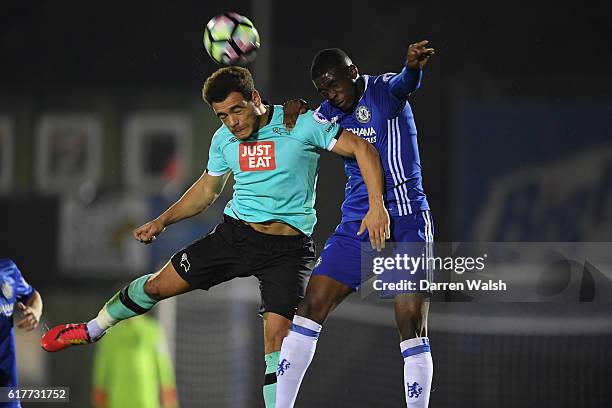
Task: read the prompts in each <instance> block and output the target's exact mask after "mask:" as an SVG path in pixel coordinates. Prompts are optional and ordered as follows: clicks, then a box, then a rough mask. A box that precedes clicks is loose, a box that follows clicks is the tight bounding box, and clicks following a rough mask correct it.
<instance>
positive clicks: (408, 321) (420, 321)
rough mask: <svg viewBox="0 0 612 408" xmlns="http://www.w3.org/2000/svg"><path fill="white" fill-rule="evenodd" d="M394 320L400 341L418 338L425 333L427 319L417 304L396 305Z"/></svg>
mask: <svg viewBox="0 0 612 408" xmlns="http://www.w3.org/2000/svg"><path fill="white" fill-rule="evenodd" d="M395 319H396V322H397V328H398V330H399V332H400V336H401V338H402V340H406V339H410V338H414V337H420V336H421V335H422V334H423V333H424V332H425V327H426V324H427V317H426V316H424V315H423V310H421V305H420V304H419V303H412V302H408V303H405V304H401V305H396V312H395Z"/></svg>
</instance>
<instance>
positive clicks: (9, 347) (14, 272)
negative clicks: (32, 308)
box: [0, 259, 34, 407]
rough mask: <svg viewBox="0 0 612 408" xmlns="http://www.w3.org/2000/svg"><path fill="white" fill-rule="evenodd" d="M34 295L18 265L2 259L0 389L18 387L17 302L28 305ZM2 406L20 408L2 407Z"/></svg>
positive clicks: (0, 275) (0, 288) (0, 264)
mask: <svg viewBox="0 0 612 408" xmlns="http://www.w3.org/2000/svg"><path fill="white" fill-rule="evenodd" d="M33 294H34V289H33V288H32V286H30V285H29V284H28V283H27V282H26V281H25V279H24V278H23V276H21V272H20V271H19V268H17V265H15V263H14V262H13V261H11V260H10V259H0V387H12V386H17V364H16V361H15V340H14V338H13V312H14V310H15V308H16V306H15V304H16V303H17V302H22V303H24V304H25V303H26V302H27V301H28V300H29V299H30V297H32V295H33ZM0 406H2V407H4V406H10V407H13V406H19V405H10V404H9V405H2V404H1V403H0Z"/></svg>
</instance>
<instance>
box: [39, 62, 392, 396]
mask: <svg viewBox="0 0 612 408" xmlns="http://www.w3.org/2000/svg"><path fill="white" fill-rule="evenodd" d="M203 96H204V99H205V100H206V102H207V103H208V104H209V105H211V107H212V109H213V110H214V112H215V114H216V115H217V117H218V118H219V119H220V120H221V121H222V122H223V125H222V126H221V127H220V128H219V129H218V130H217V131H216V132H215V134H214V135H213V138H212V142H211V147H210V152H209V157H208V165H207V169H206V171H205V172H204V174H202V176H201V177H200V178H199V179H198V180H197V181H196V182H195V183H194V184H193V185H192V186H191V187H190V188H189V190H187V192H186V193H185V194H184V195H183V196H182V197H181V198H180V199H179V200H178V201H177V202H176V203H174V204H173V205H172V206H171V207H170V208H168V209H167V210H166V211H165V212H164V213H163V214H161V215H160V216H159V217H158V218H156V219H155V220H153V221H151V222H148V223H146V224H145V225H143V226H142V227H140V228H137V229H136V230H135V231H134V238H135V239H137V240H139V241H140V242H143V243H147V244H148V243H150V242H152V241H153V240H154V239H155V237H156V236H157V235H159V234H161V233H162V232H163V231H164V229H165V228H166V227H167V226H169V225H171V224H173V223H175V222H178V221H180V220H183V219H185V218H188V217H192V216H194V215H196V214H199V213H201V212H202V211H205V210H206V209H207V208H208V207H210V205H211V204H212V203H213V202H214V201H215V200H216V199H217V197H218V196H219V194H220V193H221V191H222V190H223V188H224V186H225V183H226V181H227V179H228V177H229V175H230V174H231V173H233V175H234V180H235V184H234V195H233V198H232V200H231V201H230V202H229V203H228V204H227V205H226V207H225V211H224V221H223V222H222V223H220V224H219V225H217V226H216V227H215V228H214V229H213V231H211V232H210V233H209V234H208V235H206V236H204V237H203V238H201V239H199V240H197V241H195V242H193V243H192V244H190V245H189V246H187V247H186V248H184V249H182V250H181V251H179V252H177V253H176V254H175V255H174V256H173V257H172V258H171V260H170V262H168V263H167V264H166V265H165V266H164V267H163V268H162V269H161V270H160V271H159V272H157V273H154V274H151V275H144V276H141V277H139V278H137V279H135V280H134V281H132V282H131V283H130V284H129V285H127V286H126V287H125V288H124V289H123V290H121V291H119V292H118V293H117V294H115V296H113V297H112V298H111V299H110V300H109V301H108V302H107V303H106V305H105V306H104V307H103V308H102V309H101V310H100V312H99V313H98V315H97V317H95V318H94V319H92V320H90V321H89V322H88V323H79V324H66V325H60V326H56V327H54V328H52V329H51V330H49V331H48V332H47V333H46V334H45V335H44V336H43V337H42V339H41V346H42V347H43V348H44V349H45V350H47V351H59V350H62V349H63V348H66V347H68V346H72V345H78V344H87V343H92V342H94V341H97V340H98V339H100V338H101V337H102V336H103V335H104V333H105V332H106V330H108V329H109V328H110V327H112V326H114V325H115V324H117V323H118V322H119V321H121V320H125V319H129V318H130V317H133V316H136V315H140V314H143V313H146V312H147V311H149V310H150V309H151V308H152V307H153V306H154V305H155V304H156V303H157V302H159V301H160V300H162V299H166V298H168V297H171V296H176V295H179V294H182V293H185V292H189V291H191V290H193V289H204V290H208V289H210V288H211V287H213V286H215V285H218V284H220V283H223V282H226V281H229V280H231V279H234V278H237V277H248V276H256V277H257V278H258V279H259V282H260V292H261V308H260V310H259V312H260V314H261V315H262V316H263V319H264V349H265V361H266V377H265V383H264V384H265V385H264V398H265V401H266V406H267V407H273V406H274V404H275V401H274V400H275V395H276V367H277V364H278V354H279V350H280V346H281V342H282V339H283V338H284V337H285V336H286V335H287V334H288V332H289V328H290V326H291V319H292V318H293V315H294V313H295V309H296V307H297V304H298V302H299V301H300V299H301V298H302V296H303V293H304V287H305V282H306V278H307V276H308V275H309V274H310V272H311V268H312V264H313V261H314V258H315V250H314V244H313V241H312V239H311V237H310V235H311V234H312V231H313V228H314V224H315V222H316V214H315V210H314V202H315V183H316V178H317V170H318V160H319V155H320V151H321V150H322V149H327V150H330V151H333V152H334V153H336V154H339V155H343V156H349V157H353V158H355V159H356V162H357V163H358V165H359V168H360V169H361V173H362V174H363V178H364V180H365V184H366V185H367V190H368V193H369V211H368V212H367V214H365V213H364V217H363V221H362V223H361V230H362V231H361V232H363V231H365V230H366V229H367V230H368V231H369V236H370V239H371V243H372V246H374V247H376V248H381V247H382V246H384V241H385V237H386V236H387V235H388V227H389V216H388V213H387V211H386V209H385V207H384V205H383V199H382V194H383V180H382V168H381V165H380V159H379V157H378V154H377V152H376V150H375V149H374V148H373V147H372V146H371V145H370V144H368V143H366V142H365V141H364V140H362V139H360V138H359V137H357V136H355V135H354V134H352V133H350V132H348V131H346V130H344V129H342V128H341V127H340V126H339V125H337V124H333V123H330V122H328V121H327V120H325V118H324V117H323V116H322V115H320V114H319V113H317V112H310V113H309V114H307V115H302V116H301V117H300V119H299V120H298V121H297V124H296V126H295V128H294V129H293V130H292V131H288V130H287V129H286V128H285V127H284V126H283V109H282V106H274V105H267V104H266V103H265V102H263V101H262V100H261V97H260V95H259V93H258V92H257V90H256V89H255V86H254V84H253V79H252V77H251V74H250V73H249V71H248V70H246V69H244V68H239V67H228V68H222V69H219V70H218V71H216V72H215V73H213V74H212V75H211V76H210V77H209V78H208V79H207V80H206V83H205V84H204V89H203ZM228 360H231V356H228Z"/></svg>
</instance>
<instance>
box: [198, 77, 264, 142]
mask: <svg viewBox="0 0 612 408" xmlns="http://www.w3.org/2000/svg"><path fill="white" fill-rule="evenodd" d="M202 96H203V97H204V100H205V101H206V102H207V103H208V104H209V105H210V106H211V107H212V109H213V111H215V114H216V115H217V117H218V118H219V119H221V122H223V124H224V125H225V126H227V128H228V129H229V130H230V132H232V133H233V134H234V136H236V137H237V138H238V139H241V140H244V139H248V138H249V137H250V136H251V135H252V134H253V133H255V132H256V131H257V130H258V129H259V119H260V116H261V114H262V113H263V112H264V111H265V110H264V107H263V104H262V102H261V96H260V95H259V92H257V90H256V89H255V84H254V83H253V77H252V76H251V73H250V72H249V70H248V69H246V68H241V67H225V68H221V69H218V70H217V71H215V72H214V73H213V74H212V75H211V76H210V77H209V78H208V79H207V80H206V82H205V83H204V87H203V88H202Z"/></svg>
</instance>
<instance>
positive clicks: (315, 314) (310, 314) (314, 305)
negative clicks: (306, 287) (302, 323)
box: [296, 296, 331, 324]
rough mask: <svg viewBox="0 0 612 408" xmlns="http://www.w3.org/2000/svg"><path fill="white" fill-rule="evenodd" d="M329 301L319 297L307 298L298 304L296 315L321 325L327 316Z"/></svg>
mask: <svg viewBox="0 0 612 408" xmlns="http://www.w3.org/2000/svg"><path fill="white" fill-rule="evenodd" d="M330 308H331V306H330V305H329V301H327V300H326V299H324V298H322V297H319V296H307V297H305V298H304V299H302V301H301V302H300V304H299V306H298V309H297V312H296V314H297V315H298V316H302V317H305V318H307V319H310V320H313V321H315V322H317V323H319V324H323V322H324V321H325V319H326V318H327V315H328V314H329V310H330Z"/></svg>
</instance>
